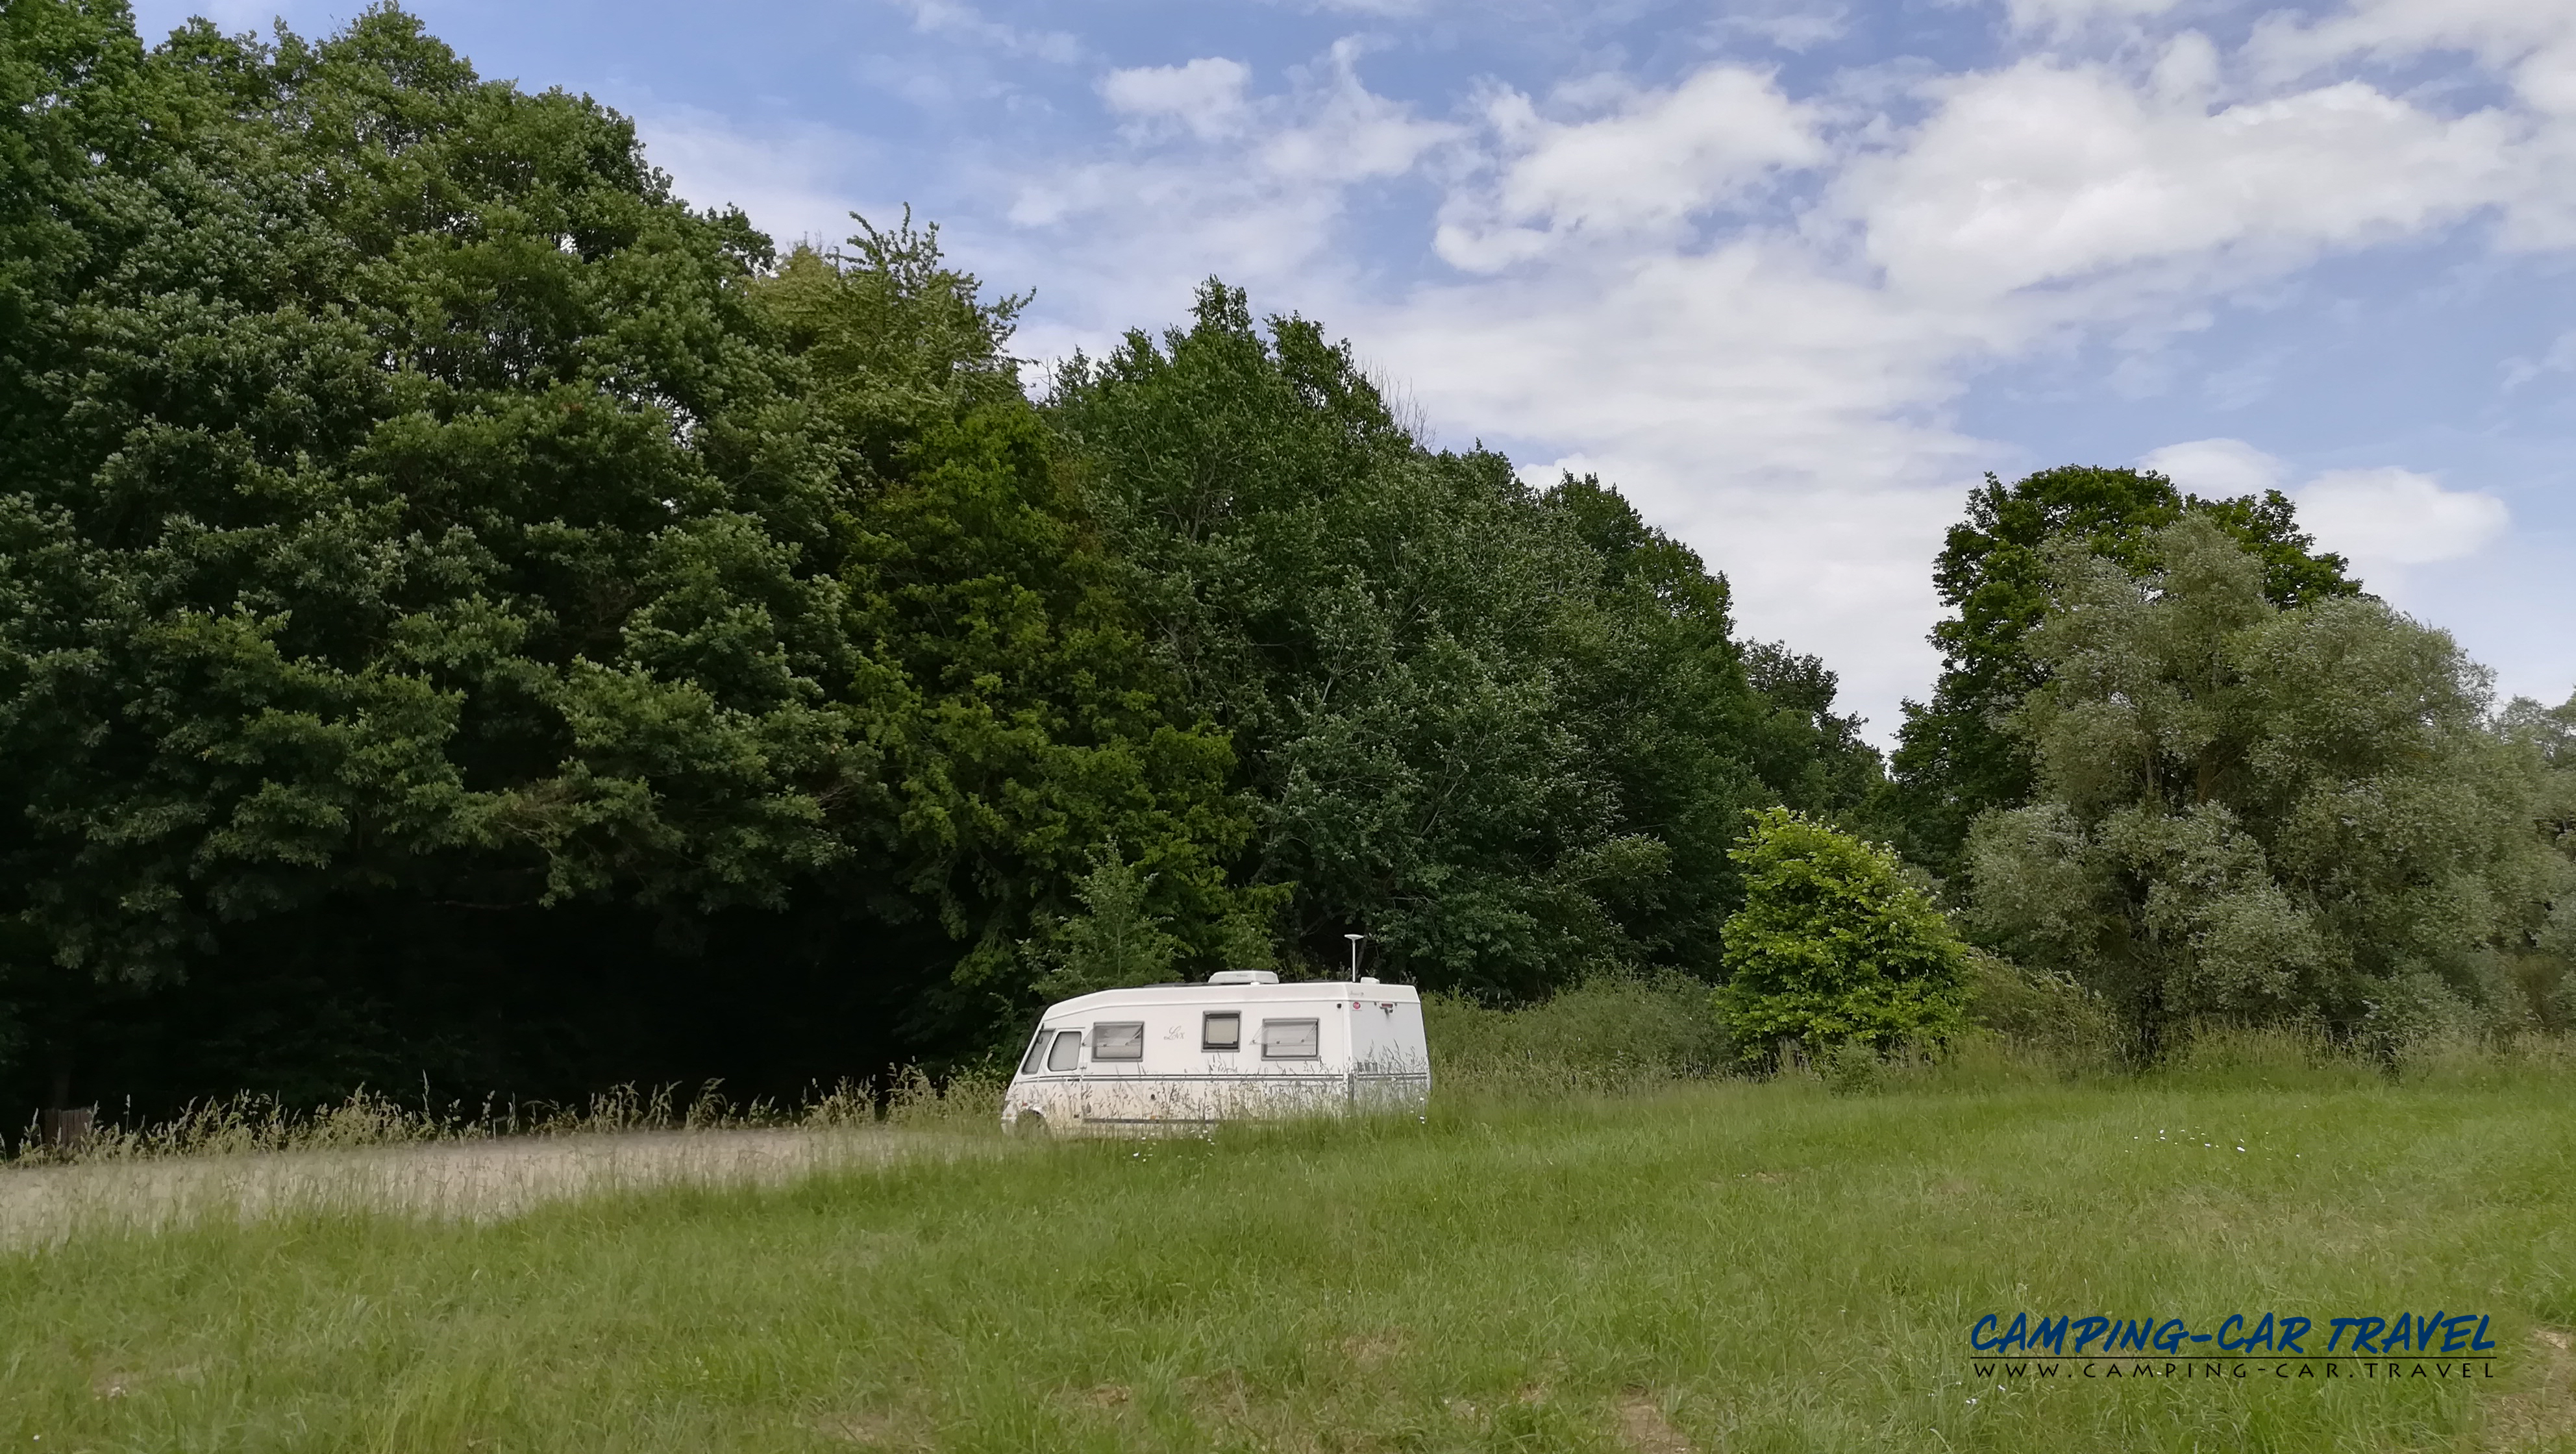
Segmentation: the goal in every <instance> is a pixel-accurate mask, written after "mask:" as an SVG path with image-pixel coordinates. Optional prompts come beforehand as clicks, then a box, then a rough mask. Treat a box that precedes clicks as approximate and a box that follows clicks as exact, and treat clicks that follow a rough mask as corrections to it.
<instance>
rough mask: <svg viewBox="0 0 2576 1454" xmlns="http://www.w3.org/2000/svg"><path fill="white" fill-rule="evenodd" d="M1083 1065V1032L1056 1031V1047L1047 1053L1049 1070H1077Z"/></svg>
mask: <svg viewBox="0 0 2576 1454" xmlns="http://www.w3.org/2000/svg"><path fill="white" fill-rule="evenodd" d="M1081 1064H1082V1032H1081V1031H1079V1030H1058V1031H1056V1032H1055V1046H1054V1048H1053V1049H1050V1050H1049V1051H1047V1069H1049V1070H1076V1069H1079V1068H1080V1067H1081Z"/></svg>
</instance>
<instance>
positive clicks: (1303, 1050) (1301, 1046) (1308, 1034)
mask: <svg viewBox="0 0 2576 1454" xmlns="http://www.w3.org/2000/svg"><path fill="white" fill-rule="evenodd" d="M1317 1023H1318V1022H1317V1021H1314V1020H1264V1021H1262V1022H1261V1058H1262V1059H1264V1060H1313V1059H1316V1058H1317V1057H1318V1056H1319V1055H1320V1054H1321V1051H1320V1049H1319V1048H1318V1045H1317V1040H1316V1035H1315V1026H1316V1025H1317Z"/></svg>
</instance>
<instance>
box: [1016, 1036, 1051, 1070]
mask: <svg viewBox="0 0 2576 1454" xmlns="http://www.w3.org/2000/svg"><path fill="white" fill-rule="evenodd" d="M1046 1046H1047V1032H1046V1026H1044V1025H1040V1026H1039V1027H1038V1033H1036V1034H1034V1035H1032V1036H1030V1037H1029V1053H1028V1054H1026V1055H1023V1056H1021V1057H1020V1074H1022V1075H1035V1074H1036V1073H1037V1068H1038V1061H1039V1060H1040V1059H1041V1058H1043V1057H1044V1056H1045V1055H1046Z"/></svg>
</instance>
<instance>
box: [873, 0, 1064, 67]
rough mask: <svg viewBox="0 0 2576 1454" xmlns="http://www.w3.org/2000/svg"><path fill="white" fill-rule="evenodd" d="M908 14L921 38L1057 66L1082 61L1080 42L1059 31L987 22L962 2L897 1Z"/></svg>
mask: <svg viewBox="0 0 2576 1454" xmlns="http://www.w3.org/2000/svg"><path fill="white" fill-rule="evenodd" d="M897 3H899V4H900V5H902V7H903V8H904V9H906V10H909V11H911V12H912V28H913V29H914V30H917V31H919V32H921V33H922V34H924V35H944V36H948V37H951V38H952V39H956V40H963V41H967V42H970V43H972V44H976V45H986V46H991V47H993V48H995V49H997V50H1002V51H1007V52H1009V53H1010V54H1012V55H1022V56H1030V57H1033V58H1035V59H1038V60H1042V61H1053V62H1055V63H1056V64H1058V65H1071V64H1073V63H1074V62H1076V61H1079V60H1081V59H1082V42H1081V41H1079V40H1076V39H1075V38H1074V37H1072V36H1070V35H1068V34H1066V33H1065V32H1063V31H1060V30H1028V29H1024V28H1022V27H1020V26H1016V25H1008V24H1005V23H1003V22H1001V21H998V20H988V19H986V18H985V17H984V16H983V14H982V13H980V12H979V11H977V10H976V9H975V7H973V6H971V5H967V4H964V3H962V0H897Z"/></svg>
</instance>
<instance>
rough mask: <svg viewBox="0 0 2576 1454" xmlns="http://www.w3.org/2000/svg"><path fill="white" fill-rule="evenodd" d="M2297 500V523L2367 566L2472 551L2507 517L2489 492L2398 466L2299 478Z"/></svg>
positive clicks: (2460, 555) (2488, 540)
mask: <svg viewBox="0 0 2576 1454" xmlns="http://www.w3.org/2000/svg"><path fill="white" fill-rule="evenodd" d="M2298 502H2299V523H2300V524H2301V525H2303V526H2305V527H2306V528H2307V529H2308V530H2310V531H2312V532H2314V534H2315V535H2316V537H2317V541H2318V543H2319V544H2321V545H2323V546H2325V547H2326V548H2328V549H2330V550H2337V551H2341V552H2343V553H2344V554H2346V555H2349V556H2351V557H2352V558H2353V560H2354V562H2355V564H2357V565H2360V566H2363V567H2365V568H2367V567H2369V566H2372V565H2382V566H2410V565H2429V564H2432V563H2434V562H2436V561H2445V560H2459V559H2462V558H2464V557H2466V556H2471V555H2475V554H2477V553H2478V552H2479V551H2480V550H2483V549H2485V548H2486V547H2487V546H2488V545H2490V544H2492V543H2493V542H2494V541H2495V540H2496V539H2497V538H2498V537H2500V536H2502V535H2503V534H2504V531H2505V526H2506V525H2507V524H2509V523H2510V521H2511V515H2510V513H2509V512H2508V511H2507V510H2506V509H2505V504H2504V501H2502V500H2499V499H2497V498H2496V497H2495V496H2493V495H2489V494H2483V493H2478V492H2473V491H2467V490H2445V489H2443V488H2442V486H2441V484H2440V482H2439V481H2436V480H2435V479H2433V477H2431V476H2430V475H2423V474H2417V473H2416V472H2414V471H2413V470H2403V469H2395V468H2386V469H2369V470H2332V471H2329V472H2327V473H2325V474H2321V475H2319V476H2317V477H2316V478H2315V479H2313V480H2310V481H2309V482H2308V483H2307V484H2306V485H2304V486H2302V487H2301V488H2300V490H2299V492H2298ZM2365 573H2366V569H2365Z"/></svg>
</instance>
